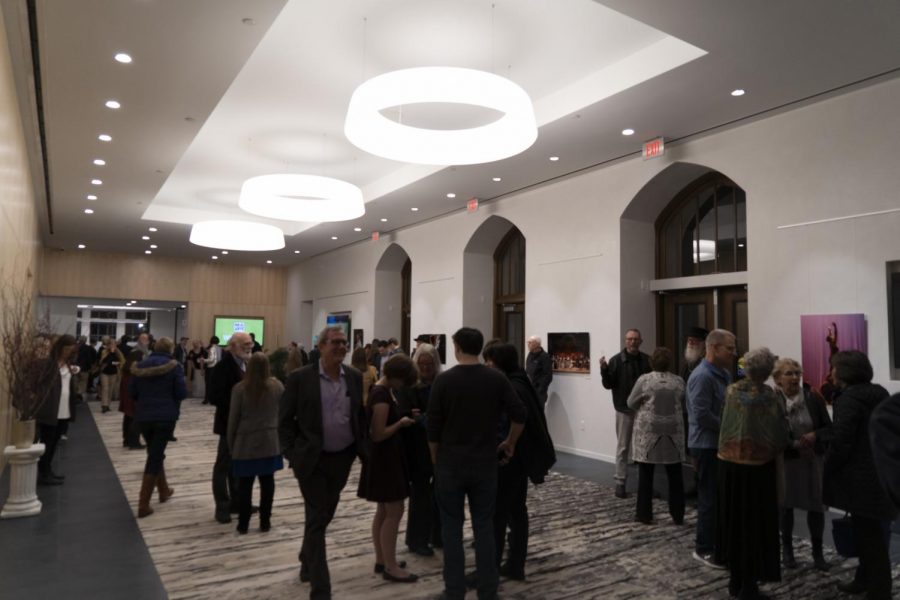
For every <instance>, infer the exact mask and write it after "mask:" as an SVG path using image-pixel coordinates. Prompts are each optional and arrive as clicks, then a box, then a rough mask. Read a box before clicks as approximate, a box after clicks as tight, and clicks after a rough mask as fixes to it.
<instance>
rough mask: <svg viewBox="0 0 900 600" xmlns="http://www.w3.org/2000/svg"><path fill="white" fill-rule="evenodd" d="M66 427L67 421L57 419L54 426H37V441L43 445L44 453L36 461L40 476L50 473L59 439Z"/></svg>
mask: <svg viewBox="0 0 900 600" xmlns="http://www.w3.org/2000/svg"><path fill="white" fill-rule="evenodd" d="M68 425H69V420H68V419H59V420H58V421H57V422H56V425H41V424H38V430H37V433H38V441H39V442H41V443H42V444H44V453H43V454H42V455H41V457H40V458H39V459H38V473H40V474H41V475H49V474H50V473H51V472H52V470H53V469H52V467H53V457H54V456H55V455H56V447H57V446H58V445H59V438H60V436H61V435H62V434H63V431H64V430H65V427H68Z"/></svg>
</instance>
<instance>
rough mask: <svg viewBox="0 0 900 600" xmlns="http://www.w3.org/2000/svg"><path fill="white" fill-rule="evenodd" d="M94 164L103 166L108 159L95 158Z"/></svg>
mask: <svg viewBox="0 0 900 600" xmlns="http://www.w3.org/2000/svg"><path fill="white" fill-rule="evenodd" d="M94 164H95V165H97V166H98V167H102V166H103V165H105V164H106V161H105V160H103V159H102V158H95V159H94Z"/></svg>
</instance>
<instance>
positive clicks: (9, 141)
mask: <svg viewBox="0 0 900 600" xmlns="http://www.w3.org/2000/svg"><path fill="white" fill-rule="evenodd" d="M39 236H40V234H39V232H38V223H37V214H36V211H35V205H34V190H33V188H32V186H31V172H30V168H29V165H28V152H27V149H26V146H25V137H24V134H23V131H22V121H21V117H20V113H19V106H18V101H17V98H16V90H15V83H14V81H13V74H12V67H11V64H10V55H9V50H8V45H7V38H6V27H5V26H4V23H3V15H2V13H0V277H2V278H3V280H4V281H12V282H24V283H25V285H28V286H31V287H32V289H34V287H35V281H36V278H35V277H34V276H33V275H32V274H36V273H37V272H38V270H39V260H40V252H39V248H40V237H39ZM4 379H5V378H4V377H0V382H2V381H3V380H4ZM11 422H12V410H11V406H10V398H9V395H8V394H7V393H6V390H5V389H3V387H2V383H0V472H2V470H3V468H4V466H5V465H6V459H5V458H4V457H3V456H2V449H3V448H5V447H6V445H7V444H8V443H9V427H10V423H11Z"/></svg>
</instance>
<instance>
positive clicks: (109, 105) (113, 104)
mask: <svg viewBox="0 0 900 600" xmlns="http://www.w3.org/2000/svg"><path fill="white" fill-rule="evenodd" d="M121 107H122V105H121V104H119V101H118V100H107V101H106V108H113V109H115V108H121Z"/></svg>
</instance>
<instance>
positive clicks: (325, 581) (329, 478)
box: [294, 445, 356, 599]
mask: <svg viewBox="0 0 900 600" xmlns="http://www.w3.org/2000/svg"><path fill="white" fill-rule="evenodd" d="M355 458H356V446H353V445H352V446H350V447H349V448H347V449H345V450H342V451H341V452H322V454H321V456H320V458H319V463H318V464H317V465H316V466H315V468H314V469H313V472H312V473H309V474H305V475H304V477H303V478H302V479H300V478H299V477H298V482H299V484H300V493H301V494H303V509H304V512H305V514H306V523H305V524H304V527H303V545H302V546H301V547H300V556H299V558H300V563H301V567H300V568H301V569H303V570H305V571H306V572H307V573H309V581H310V584H311V588H310V592H309V597H310V598H312V599H318V598H331V575H330V574H329V572H328V554H327V552H326V550H325V530H326V529H327V528H328V525H329V524H330V523H331V520H332V519H333V518H334V513H335V511H336V510H337V505H338V501H339V500H340V498H341V490H343V489H344V486H345V485H347V477H349V476H350V467H351V466H352V465H353V460H354V459H355ZM294 474H295V475H296V474H297V472H296V471H295V472H294Z"/></svg>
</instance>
